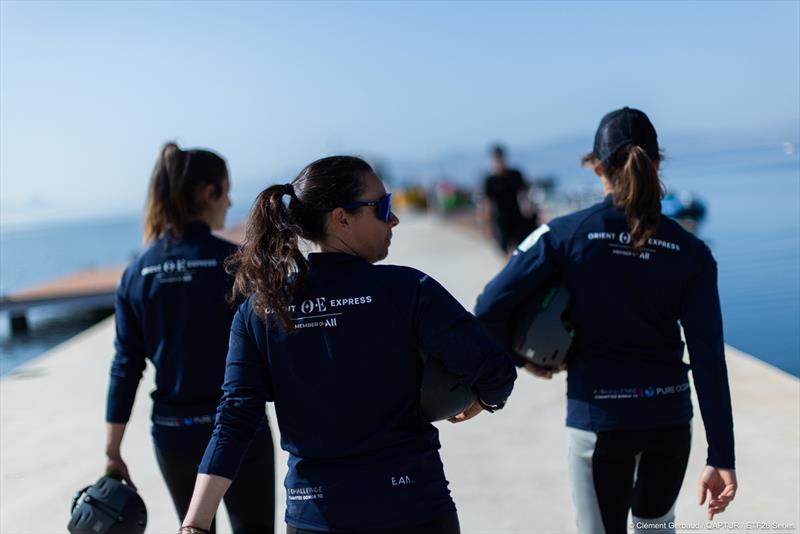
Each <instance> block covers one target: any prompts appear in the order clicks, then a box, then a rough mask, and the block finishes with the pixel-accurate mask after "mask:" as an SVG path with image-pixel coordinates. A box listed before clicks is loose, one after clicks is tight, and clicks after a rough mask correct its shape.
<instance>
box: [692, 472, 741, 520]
mask: <svg viewBox="0 0 800 534" xmlns="http://www.w3.org/2000/svg"><path fill="white" fill-rule="evenodd" d="M737 488H738V485H737V483H736V471H735V470H733V469H722V468H719V467H712V466H710V465H707V466H706V468H705V470H703V474H702V475H700V482H699V483H698V487H697V496H698V498H699V501H700V506H703V504H705V502H706V500H708V520H709V521H711V520H712V519H714V515H716V514H721V513H722V512H724V511H725V508H727V507H728V505H729V504H730V503H731V501H732V500H733V498H734V497H736V489H737Z"/></svg>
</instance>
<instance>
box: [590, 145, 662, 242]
mask: <svg viewBox="0 0 800 534" xmlns="http://www.w3.org/2000/svg"><path fill="white" fill-rule="evenodd" d="M660 161H661V156H659V157H658V159H656V160H655V161H653V160H652V159H650V157H649V156H648V155H647V152H646V151H645V150H644V149H643V148H642V147H640V146H637V145H633V144H629V145H625V146H623V147H621V148H620V149H619V150H617V151H616V152H615V153H614V155H613V156H612V157H611V158H609V160H608V162H607V163H603V162H600V161H599V160H598V159H597V158H596V157H595V156H594V154H587V155H586V156H584V157H583V159H582V160H581V162H582V163H583V164H584V165H591V166H594V167H599V169H600V172H601V173H602V174H603V176H605V177H606V179H607V180H608V181H609V183H610V184H611V187H612V198H613V201H614V205H615V206H616V207H618V208H620V209H621V210H623V211H624V212H625V217H626V218H627V220H628V229H629V231H630V234H631V244H632V245H633V246H634V248H637V249H638V248H642V247H643V246H645V245H646V244H647V241H648V240H649V239H650V238H651V237H652V236H653V234H655V232H656V230H657V229H658V221H659V219H660V217H661V199H662V198H664V193H665V190H664V184H662V183H661V179H660V178H659V177H658V164H659V162H660Z"/></svg>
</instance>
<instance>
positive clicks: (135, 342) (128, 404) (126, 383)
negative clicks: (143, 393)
mask: <svg viewBox="0 0 800 534" xmlns="http://www.w3.org/2000/svg"><path fill="white" fill-rule="evenodd" d="M125 287H126V286H125V284H124V283H120V285H119V286H118V287H117V291H116V295H115V297H114V311H115V316H114V317H115V319H114V321H115V324H116V338H115V340H114V348H115V353H114V359H113V361H112V362H111V373H110V380H109V383H108V396H107V398H106V421H107V422H109V423H127V422H128V419H130V416H131V410H132V409H133V401H134V400H135V399H136V389H137V388H138V387H139V381H140V380H141V378H142V372H143V371H144V369H145V367H146V360H145V344H144V333H143V330H142V325H141V323H140V321H139V318H138V317H137V316H136V313H135V312H134V309H133V307H132V306H131V303H130V301H129V299H128V297H127V295H126V291H125Z"/></svg>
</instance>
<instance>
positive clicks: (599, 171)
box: [592, 165, 603, 178]
mask: <svg viewBox="0 0 800 534" xmlns="http://www.w3.org/2000/svg"><path fill="white" fill-rule="evenodd" d="M592 170H593V171H594V173H595V174H596V175H597V176H598V177H600V178H602V177H603V171H601V170H600V165H593V166H592Z"/></svg>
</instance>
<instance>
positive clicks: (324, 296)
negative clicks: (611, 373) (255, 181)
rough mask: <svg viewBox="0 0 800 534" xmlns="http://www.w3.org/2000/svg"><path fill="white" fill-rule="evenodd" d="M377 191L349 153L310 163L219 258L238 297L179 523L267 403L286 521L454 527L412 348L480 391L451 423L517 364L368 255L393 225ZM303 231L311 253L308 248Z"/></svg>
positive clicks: (259, 208) (295, 531) (425, 279)
mask: <svg viewBox="0 0 800 534" xmlns="http://www.w3.org/2000/svg"><path fill="white" fill-rule="evenodd" d="M390 201H391V196H390V195H389V194H387V193H386V190H385V188H384V186H383V183H381V181H380V179H378V177H377V176H376V175H375V173H374V171H373V170H372V169H371V168H370V166H369V165H368V164H367V163H366V162H364V161H363V160H361V159H359V158H354V157H350V156H334V157H329V158H324V159H321V160H318V161H315V162H313V163H311V164H310V165H308V166H307V167H305V168H304V169H303V170H302V171H301V172H300V174H299V175H298V176H297V177H296V178H295V179H294V180H293V181H292V183H290V184H286V185H275V186H272V187H268V188H267V189H265V190H264V191H263V192H262V193H261V194H260V195H259V196H258V198H257V199H256V201H255V203H254V205H253V209H252V211H251V212H250V217H249V219H248V221H247V234H246V237H245V242H244V244H243V246H242V248H241V249H240V251H239V252H238V253H237V255H236V256H235V257H234V261H233V264H232V266H233V267H234V269H235V271H236V283H235V289H236V291H237V292H238V293H240V294H243V295H247V296H248V298H247V300H246V301H245V302H244V304H242V305H241V306H240V307H239V311H238V312H237V314H236V317H235V318H234V321H233V326H232V327H231V341H230V349H229V353H228V361H227V369H226V375H225V385H224V388H223V389H224V394H223V398H222V401H221V403H220V407H219V411H218V414H219V415H218V417H217V423H216V428H215V430H214V437H213V438H212V440H211V442H210V443H209V445H208V448H207V449H206V453H205V456H204V458H203V462H202V463H201V465H200V473H201V474H200V475H199V476H198V478H197V483H196V485H195V491H194V496H193V498H192V505H191V506H190V509H189V513H188V515H187V516H186V519H185V521H184V526H183V528H182V529H181V531H182V532H183V533H192V532H203V531H204V529H206V528H207V527H208V524H209V521H210V520H211V517H212V516H213V514H214V511H215V510H216V507H217V505H218V503H219V500H220V498H221V496H222V495H223V494H224V492H225V490H226V488H227V487H228V485H229V484H230V480H231V479H232V478H234V476H235V474H236V472H237V469H239V463H240V459H241V457H242V453H243V450H244V447H245V445H246V444H247V442H248V440H249V439H250V436H251V435H252V433H253V431H254V428H255V425H256V423H257V421H258V416H259V414H261V413H263V411H264V403H265V402H267V401H271V402H274V403H275V411H276V413H277V416H278V424H279V425H280V429H281V445H282V447H283V448H284V449H285V450H286V451H287V452H288V453H289V466H288V467H289V469H288V473H287V475H286V480H285V483H284V485H285V487H286V516H285V517H286V523H287V532H289V533H292V534H301V533H309V532H370V533H381V532H392V533H395V534H397V533H401V532H413V533H420V534H425V533H431V534H433V533H437V534H454V533H457V532H459V524H458V516H457V515H456V510H455V505H454V504H453V500H452V499H451V497H450V491H449V490H448V482H447V480H446V479H445V476H444V470H443V467H442V463H441V460H440V458H439V451H438V449H439V440H438V432H437V430H436V428H435V427H434V426H432V425H431V424H430V423H428V422H426V421H425V420H424V419H423V418H422V417H421V411H420V384H421V379H422V360H421V358H420V352H421V351H424V352H425V353H426V354H427V355H428V357H431V358H436V359H438V360H440V361H441V363H443V364H444V366H445V367H446V368H447V369H448V371H449V372H451V373H453V374H456V375H459V376H461V377H462V380H463V382H464V383H465V384H467V385H469V386H473V387H474V389H475V391H476V393H477V396H478V399H479V400H478V402H476V403H475V404H474V405H473V406H471V407H470V408H469V409H467V410H466V411H465V412H463V413H462V414H459V415H457V416H455V418H454V420H455V421H462V420H466V419H468V418H470V417H472V416H474V415H476V414H477V413H478V412H480V411H481V410H482V409H485V408H488V409H490V410H493V409H497V408H500V407H501V406H502V404H503V403H504V402H505V399H506V398H507V397H508V395H509V394H510V393H511V388H512V386H513V382H514V379H515V377H516V372H515V369H514V365H513V363H512V361H511V358H510V356H509V355H508V354H507V353H506V352H505V351H503V350H502V348H500V347H499V346H497V345H496V344H495V343H494V342H493V341H492V340H491V339H490V338H489V337H488V336H487V335H486V333H485V331H484V330H483V328H481V326H480V324H479V323H478V322H477V321H476V320H475V318H474V317H473V316H472V315H471V314H470V313H469V312H467V311H466V310H465V309H464V308H463V307H462V306H461V305H460V304H458V302H457V301H456V300H455V299H454V298H453V297H452V296H451V295H450V294H449V293H447V291H446V290H445V289H444V288H443V287H442V286H441V285H439V284H438V283H437V282H436V281H435V280H433V279H432V278H430V277H429V276H427V275H426V274H424V273H421V272H419V271H417V270H415V269H411V268H409V267H399V266H394V265H373V264H374V263H375V262H377V261H380V260H382V259H383V258H385V257H386V255H387V254H388V251H389V245H390V242H391V239H392V229H393V228H394V227H395V226H396V225H397V224H398V222H399V221H398V219H397V218H396V217H395V216H394V214H393V213H392V211H391V204H390ZM301 238H302V239H307V240H309V241H312V242H314V243H315V244H316V245H317V246H318V247H319V252H314V253H311V254H309V255H308V258H307V259H306V258H305V257H304V255H303V254H302V253H301V250H300V241H301Z"/></svg>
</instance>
